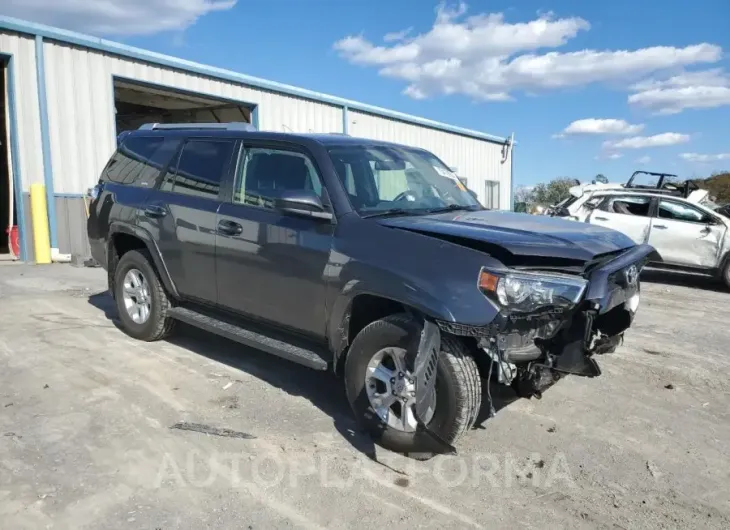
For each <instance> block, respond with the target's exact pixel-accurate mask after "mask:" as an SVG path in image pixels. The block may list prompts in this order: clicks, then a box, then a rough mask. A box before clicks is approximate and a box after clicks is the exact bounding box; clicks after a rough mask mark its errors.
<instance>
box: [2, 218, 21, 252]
mask: <svg viewBox="0 0 730 530" xmlns="http://www.w3.org/2000/svg"><path fill="white" fill-rule="evenodd" d="M5 233H6V234H8V246H9V247H10V253H11V254H12V255H13V257H15V258H16V259H19V258H20V238H19V236H18V227H17V226H9V227H8V228H7V230H5Z"/></svg>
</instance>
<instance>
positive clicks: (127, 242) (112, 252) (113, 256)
mask: <svg viewBox="0 0 730 530" xmlns="http://www.w3.org/2000/svg"><path fill="white" fill-rule="evenodd" d="M107 245H108V247H107V256H108V258H107V262H108V263H109V266H108V268H107V274H108V281H109V289H110V291H111V292H112V296H114V274H115V272H116V266H117V263H119V260H120V259H121V257H122V256H123V255H124V254H125V253H126V252H128V251H130V250H139V249H144V250H146V251H147V252H148V253H149V255H150V257H151V258H152V265H153V266H154V268H155V270H156V271H157V274H158V275H159V277H160V281H161V282H162V285H164V286H165V289H166V290H167V292H168V293H170V295H171V296H173V297H175V298H178V297H179V295H178V291H177V287H175V282H173V281H172V278H171V277H170V272H169V271H168V270H167V266H166V265H165V261H164V260H163V259H162V254H161V253H160V249H159V247H158V246H157V243H156V242H155V240H154V238H153V237H152V234H150V233H149V232H148V231H147V230H145V229H143V228H141V227H139V226H132V225H127V224H122V223H113V224H112V225H111V227H110V229H109V240H108V243H107Z"/></svg>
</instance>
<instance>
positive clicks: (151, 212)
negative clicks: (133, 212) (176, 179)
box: [144, 204, 167, 218]
mask: <svg viewBox="0 0 730 530" xmlns="http://www.w3.org/2000/svg"><path fill="white" fill-rule="evenodd" d="M144 214H145V216H146V217H152V218H160V217H165V216H166V215H167V210H166V209H165V208H164V207H162V206H157V205H156V204H150V205H148V206H145V207H144Z"/></svg>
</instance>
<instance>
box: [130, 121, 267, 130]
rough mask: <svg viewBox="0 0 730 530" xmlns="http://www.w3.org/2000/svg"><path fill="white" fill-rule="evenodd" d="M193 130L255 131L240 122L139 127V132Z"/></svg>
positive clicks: (149, 124)
mask: <svg viewBox="0 0 730 530" xmlns="http://www.w3.org/2000/svg"><path fill="white" fill-rule="evenodd" d="M162 129H167V130H185V129H189V130H195V129H214V130H222V131H255V130H256V127H254V126H253V125H252V124H250V123H246V122H242V121H232V122H228V123H145V124H143V125H140V127H139V130H144V131H155V130H162Z"/></svg>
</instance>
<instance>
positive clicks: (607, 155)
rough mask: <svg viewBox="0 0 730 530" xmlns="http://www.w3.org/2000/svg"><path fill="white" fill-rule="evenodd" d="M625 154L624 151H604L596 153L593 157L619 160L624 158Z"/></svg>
mask: <svg viewBox="0 0 730 530" xmlns="http://www.w3.org/2000/svg"><path fill="white" fill-rule="evenodd" d="M623 156H624V155H623V153H616V152H614V153H603V154H601V155H596V156H594V157H593V158H594V159H595V160H618V159H619V158H622V157H623Z"/></svg>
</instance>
